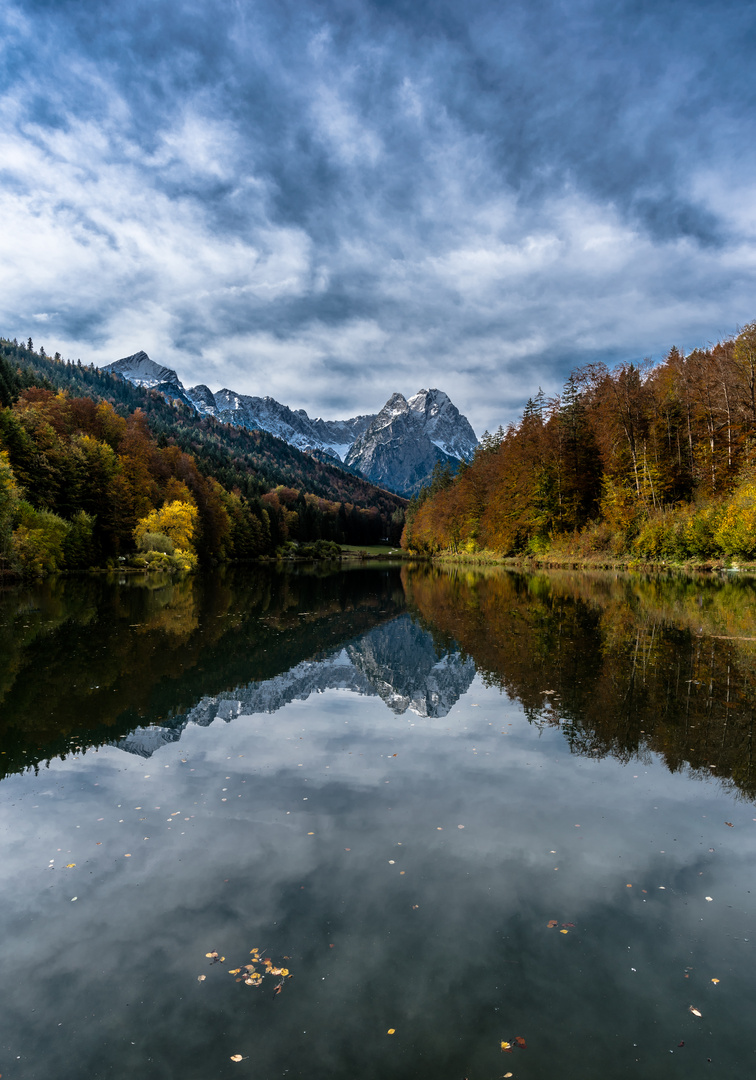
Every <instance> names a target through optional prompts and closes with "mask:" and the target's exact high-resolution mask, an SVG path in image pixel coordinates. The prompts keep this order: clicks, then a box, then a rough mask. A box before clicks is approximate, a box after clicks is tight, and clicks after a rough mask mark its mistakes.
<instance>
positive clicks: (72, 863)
mask: <svg viewBox="0 0 756 1080" xmlns="http://www.w3.org/2000/svg"><path fill="white" fill-rule="evenodd" d="M75 866H76V863H75V862H69V863H66V870H73V868H74V867H75Z"/></svg>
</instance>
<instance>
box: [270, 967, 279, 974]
mask: <svg viewBox="0 0 756 1080" xmlns="http://www.w3.org/2000/svg"><path fill="white" fill-rule="evenodd" d="M268 974H269V975H283V969H282V968H274V967H272V968H271V969H270V971H269V972H268Z"/></svg>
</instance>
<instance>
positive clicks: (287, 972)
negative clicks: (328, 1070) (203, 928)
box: [278, 968, 719, 982]
mask: <svg viewBox="0 0 756 1080" xmlns="http://www.w3.org/2000/svg"><path fill="white" fill-rule="evenodd" d="M278 974H279V975H284V976H285V975H288V974H289V969H288V968H281V970H280V971H279V973H278ZM713 981H714V982H719V979H714V980H713Z"/></svg>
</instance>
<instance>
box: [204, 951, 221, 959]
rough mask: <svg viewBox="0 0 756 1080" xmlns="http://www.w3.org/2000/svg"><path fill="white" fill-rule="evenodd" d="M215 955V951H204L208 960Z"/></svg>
mask: <svg viewBox="0 0 756 1080" xmlns="http://www.w3.org/2000/svg"><path fill="white" fill-rule="evenodd" d="M217 955H218V954H217V952H206V953H205V956H206V957H207V958H208V960H212V958H213V957H214V956H217Z"/></svg>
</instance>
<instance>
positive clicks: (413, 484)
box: [103, 352, 478, 496]
mask: <svg viewBox="0 0 756 1080" xmlns="http://www.w3.org/2000/svg"><path fill="white" fill-rule="evenodd" d="M103 371H108V372H111V373H112V374H114V375H118V376H119V377H120V378H122V379H125V380H126V381H127V382H130V383H132V384H134V385H136V386H141V387H145V388H147V389H153V390H157V391H159V392H160V393H161V394H163V396H164V397H165V398H166V399H167V400H169V401H171V402H174V403H175V402H177V401H181V402H183V403H184V404H185V405H188V406H189V407H190V408H191V409H193V410H194V411H195V412H196V413H198V414H199V415H200V416H208V417H213V418H214V419H216V420H218V421H220V422H221V423H225V424H231V425H232V426H233V427H239V428H245V429H246V430H248V431H266V432H269V433H270V434H271V435H275V436H276V437H277V438H279V439H282V440H283V441H284V442H286V443H288V444H289V445H290V446H294V447H296V448H297V449H298V450H301V451H303V452H304V453H306V454H309V455H312V456H314V457H317V458H319V459H320V460H324V461H329V460H330V461H332V462H334V463H342V462H343V463H344V465H345V466H346V467H347V468H348V469H349V470H350V471H355V472H357V473H359V474H361V475H362V476H364V477H365V478H366V479H368V480H370V482H371V483H373V484H376V485H378V486H380V487H386V488H389V489H390V490H392V491H395V492H397V493H398V494H400V495H404V496H410V495H413V494H415V493H416V492H417V491H418V490H419V489H420V488H421V487H422V485H423V484H424V483H426V482H427V481H428V479H429V478H430V476H431V474H432V472H433V469H434V467H435V465H436V464H437V463H439V462H440V463H441V464H448V465H450V466H451V467H452V468H453V469H456V467H457V465H458V463H459V461H461V460H462V459H463V458H468V457H470V456H471V455H472V454H473V452H474V450H475V447H476V446H477V444H478V440H477V438H476V436H475V432H474V431H473V429H472V428H471V426H470V424H469V423H468V421H467V419H466V418H465V417H464V416H463V415H462V414H461V413H460V411H459V409H457V408H456V406H455V405H454V404H453V403H452V401H451V400H450V399H449V397H448V396H447V395H446V394H445V393H444V392H443V390H436V389H431V390H420V391H418V393H417V394H415V395H414V396H413V397H411V398H410V399H409V401H408V400H407V399H406V398H405V397H404V396H403V395H402V394H393V395H392V396H391V397H390V398H389V400H388V401H387V402H386V404H385V405H384V406H383V408H382V409H381V411H380V412H379V413H378V414H366V415H361V416H354V417H351V418H350V419H348V420H323V419H321V418H320V417H316V418H315V419H313V418H311V417H310V416H308V414H307V413H306V412H305V410H304V409H296V410H294V409H290V408H289V407H288V406H287V405H282V404H281V403H280V402H279V401H276V400H275V398H272V397H252V396H250V395H247V394H238V393H236V391H234V390H229V389H227V388H224V389H223V390H219V391H218V392H217V393H213V391H212V390H210V388H209V387H208V386H205V385H204V384H203V383H200V384H198V385H197V386H192V387H190V388H189V389H188V390H187V389H185V388H184V386H183V385H182V383H181V381H180V379H179V377H178V375H177V374H176V372H175V371H174V370H173V369H172V368H167V367H162V366H161V365H160V364H156V363H155V362H154V361H153V360H150V358H149V356H148V355H147V353H145V352H137V353H134V354H133V355H132V356H126V357H124V358H123V359H122V360H117V361H116V362H115V363H113V364H108V365H107V366H106V367H104V368H103Z"/></svg>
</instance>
